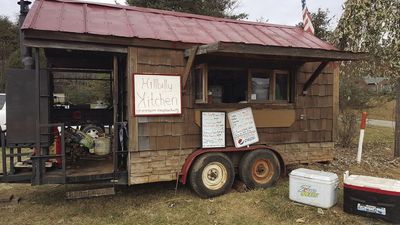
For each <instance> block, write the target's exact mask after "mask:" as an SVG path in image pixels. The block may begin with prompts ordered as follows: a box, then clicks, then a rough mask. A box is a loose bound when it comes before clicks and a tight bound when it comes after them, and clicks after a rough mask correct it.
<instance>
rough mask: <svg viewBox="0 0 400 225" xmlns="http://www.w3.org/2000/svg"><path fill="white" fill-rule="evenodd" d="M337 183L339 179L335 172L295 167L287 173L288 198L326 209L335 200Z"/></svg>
mask: <svg viewBox="0 0 400 225" xmlns="http://www.w3.org/2000/svg"><path fill="white" fill-rule="evenodd" d="M338 184H339V179H338V176H337V175H336V174H335V173H329V172H323V171H317V170H310V169H303V168H300V169H296V170H293V171H292V172H291V173H290V174H289V198H290V200H292V201H295V202H299V203H303V204H306V205H312V206H316V207H321V208H325V209H327V208H330V207H332V206H334V205H335V204H336V202H337V187H338Z"/></svg>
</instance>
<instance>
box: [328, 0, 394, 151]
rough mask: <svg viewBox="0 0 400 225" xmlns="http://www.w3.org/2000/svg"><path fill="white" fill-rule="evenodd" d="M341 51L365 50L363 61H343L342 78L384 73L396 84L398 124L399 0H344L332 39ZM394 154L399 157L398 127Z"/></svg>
mask: <svg viewBox="0 0 400 225" xmlns="http://www.w3.org/2000/svg"><path fill="white" fill-rule="evenodd" d="M332 40H333V41H334V43H335V44H336V46H338V47H339V48H340V49H342V50H346V51H353V52H368V53H369V55H370V57H369V59H367V60H365V61H360V62H349V63H343V64H342V67H341V76H342V79H349V80H351V77H362V76H367V75H371V76H384V77H387V78H388V79H390V80H392V82H394V83H398V84H399V85H398V87H399V88H398V94H399V95H398V99H397V108H398V111H397V115H396V124H397V125H400V105H399V104H400V101H399V100H400V80H399V78H400V76H399V75H400V56H399V54H400V53H399V52H400V1H399V0H395V1H393V0H347V1H346V2H345V4H344V12H343V15H342V17H341V18H340V20H339V24H338V26H337V28H336V30H335V31H334V34H333V39H332ZM395 149H396V150H395V155H396V156H400V126H396V148H395Z"/></svg>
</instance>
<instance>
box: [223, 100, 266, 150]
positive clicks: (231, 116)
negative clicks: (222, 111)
mask: <svg viewBox="0 0 400 225" xmlns="http://www.w3.org/2000/svg"><path fill="white" fill-rule="evenodd" d="M228 120H229V124H230V126H231V131H232V136H233V142H234V143H235V147H236V148H240V147H243V146H248V145H251V144H254V143H256V142H258V141H259V139H258V133H257V128H256V124H255V123H254V118H253V111H252V110H251V108H250V107H248V108H244V109H240V110H236V111H233V112H230V113H228Z"/></svg>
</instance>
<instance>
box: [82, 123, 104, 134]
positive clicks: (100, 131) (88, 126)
mask: <svg viewBox="0 0 400 225" xmlns="http://www.w3.org/2000/svg"><path fill="white" fill-rule="evenodd" d="M91 129H95V130H97V131H98V132H99V134H104V129H103V128H102V127H101V126H98V125H95V124H88V125H85V126H84V127H82V128H81V131H82V132H83V133H85V134H86V132H87V131H89V130H91Z"/></svg>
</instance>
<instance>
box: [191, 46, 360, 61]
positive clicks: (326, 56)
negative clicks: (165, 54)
mask: <svg viewBox="0 0 400 225" xmlns="http://www.w3.org/2000/svg"><path fill="white" fill-rule="evenodd" d="M190 54H191V49H187V50H186V51H185V56H186V57H189V56H190ZM207 54H217V55H233V54H234V55H243V56H244V57H245V56H246V55H257V56H264V57H266V58H281V59H288V60H289V59H292V60H293V59H295V60H298V61H304V62H332V61H354V60H364V59H366V58H367V57H368V55H367V54H366V53H355V52H348V51H340V50H325V49H311V48H294V47H280V46H265V45H255V44H245V43H227V42H215V43H212V44H207V45H200V46H199V48H198V50H197V52H196V55H207Z"/></svg>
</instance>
